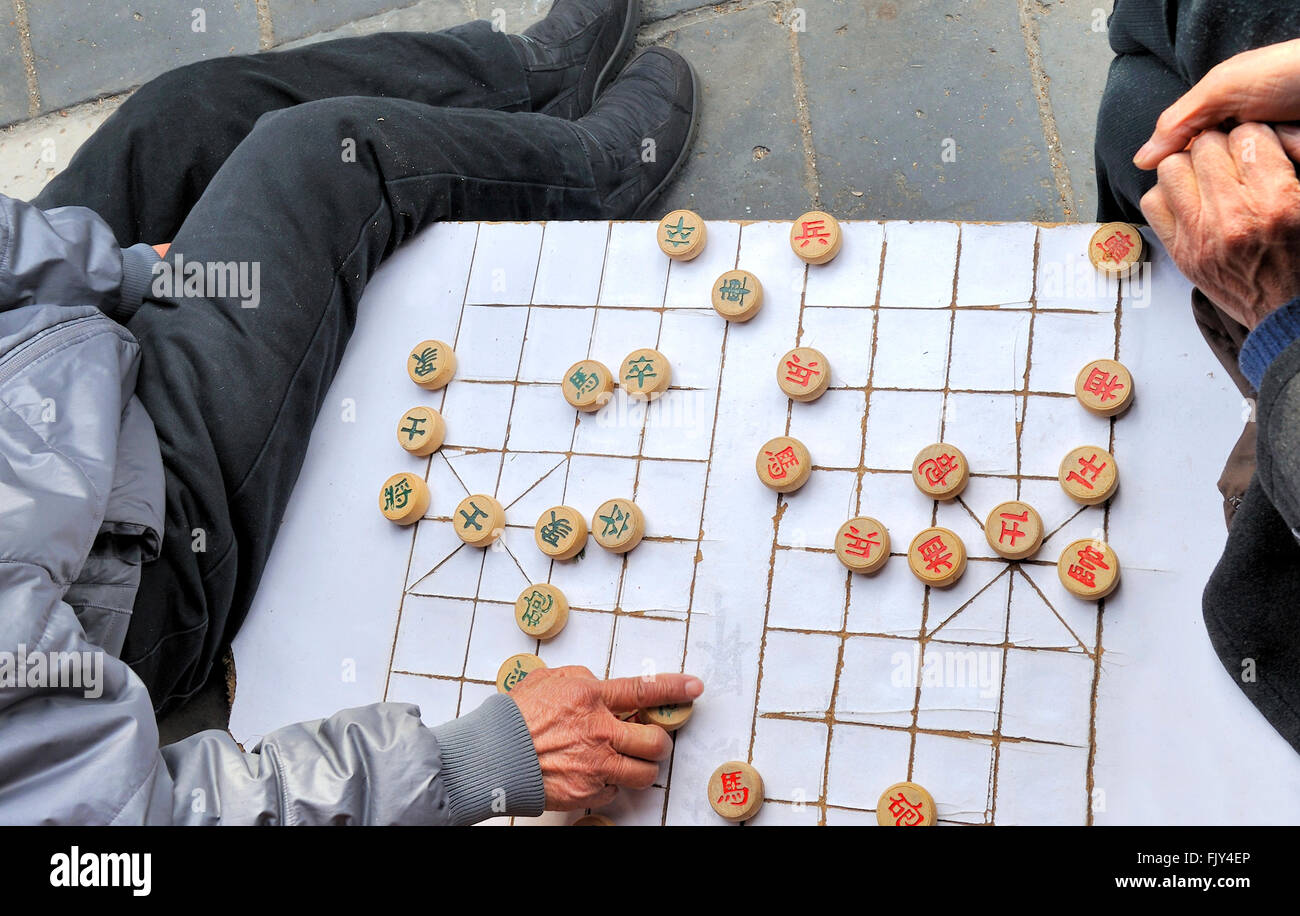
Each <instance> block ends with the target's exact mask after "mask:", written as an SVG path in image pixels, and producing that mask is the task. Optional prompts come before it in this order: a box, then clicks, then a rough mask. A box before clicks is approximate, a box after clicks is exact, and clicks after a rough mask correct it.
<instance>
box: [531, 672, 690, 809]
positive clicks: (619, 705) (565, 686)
mask: <svg viewBox="0 0 1300 916" xmlns="http://www.w3.org/2000/svg"><path fill="white" fill-rule="evenodd" d="M703 692H704V684H703V683H702V682H701V681H700V680H699V679H698V678H694V677H690V676H688V675H685V674H659V675H656V676H654V677H653V678H634V677H627V678H618V679H615V680H609V681H598V680H596V677H595V675H593V674H592V673H591V672H590V671H588V670H587V669H586V668H582V667H571V668H543V669H540V670H537V671H533V672H531V673H530V674H529V675H528V677H526V678H524V680H523V681H522V683H520V685H519V686H518V687H516V688H515V689H514V690H513V691H511V693H510V696H511V697H513V698H514V701H515V703H516V704H518V706H519V711H520V712H521V713H523V716H524V722H525V723H526V724H527V725H528V731H529V733H530V734H531V735H532V737H533V746H534V747H535V748H536V749H537V759H538V760H539V761H540V763H541V765H542V779H543V780H544V781H545V784H546V807H547V808H549V809H551V810H553V811H569V810H572V809H574V808H599V807H601V806H602V805H606V804H609V802H611V801H613V799H614V796H615V795H616V794H617V793H618V789H619V787H620V786H626V787H628V788H632V789H645V788H648V787H649V786H650V785H652V784H653V783H654V781H655V777H657V776H658V775H659V764H658V761H660V760H666V759H667V758H668V755H669V754H671V753H672V749H673V742H672V739H671V738H669V737H668V733H667V732H666V731H664V730H663V729H662V728H660V727H659V726H657V725H640V724H638V723H636V722H621V721H619V719H618V718H617V717H616V716H615V715H614V713H616V712H630V711H631V710H634V709H641V708H643V707H646V706H659V705H663V704H668V703H689V702H691V701H692V700H694V699H695V698H696V697H698V696H699V695H700V694H701V693H703Z"/></svg>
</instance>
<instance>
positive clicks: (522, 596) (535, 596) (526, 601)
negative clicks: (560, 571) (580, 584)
mask: <svg viewBox="0 0 1300 916" xmlns="http://www.w3.org/2000/svg"><path fill="white" fill-rule="evenodd" d="M568 622H569V600H568V599H567V598H565V597H564V592H562V591H560V590H559V589H558V588H556V587H555V586H554V585H551V584H549V583H546V582H538V583H537V584H536V585H530V586H528V587H527V588H525V589H524V590H523V591H522V592H520V593H519V597H518V598H516V599H515V623H517V624H518V625H519V629H521V630H523V631H524V632H525V633H527V634H528V635H529V636H533V637H536V638H537V639H553V638H554V637H556V636H559V635H560V631H561V630H563V629H564V625H565V624H566V623H568Z"/></svg>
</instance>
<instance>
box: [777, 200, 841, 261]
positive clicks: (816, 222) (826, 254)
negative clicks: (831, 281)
mask: <svg viewBox="0 0 1300 916" xmlns="http://www.w3.org/2000/svg"><path fill="white" fill-rule="evenodd" d="M843 241H844V238H843V236H842V235H841V234H840V224H839V223H838V222H836V221H835V217H833V216H831V215H830V214H829V213H823V212H822V211H821V210H811V211H809V212H808V213H805V214H804V215H803V216H801V217H799V218H798V219H797V220H795V221H794V225H793V226H791V227H790V248H791V249H792V250H793V251H794V253H795V254H796V255H798V256H799V258H800V259H801V260H803V261H806V262H808V263H809V264H825V263H826V262H827V261H829V260H830V259H831V258H833V257H835V255H837V254H839V251H840V244H841V243H842V242H843Z"/></svg>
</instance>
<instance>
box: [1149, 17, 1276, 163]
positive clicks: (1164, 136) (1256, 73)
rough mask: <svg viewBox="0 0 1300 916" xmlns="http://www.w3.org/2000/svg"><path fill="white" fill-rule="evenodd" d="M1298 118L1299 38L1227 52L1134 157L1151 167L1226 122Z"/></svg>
mask: <svg viewBox="0 0 1300 916" xmlns="http://www.w3.org/2000/svg"><path fill="white" fill-rule="evenodd" d="M1296 120H1300V39H1296V40H1294V41H1284V42H1281V43H1280V44H1275V45H1268V46H1267V47H1263V48H1256V49H1254V50H1251V51H1244V52H1242V53H1241V54H1238V55H1236V56H1235V57H1230V58H1228V59H1227V60H1225V61H1223V63H1221V64H1219V65H1218V66H1217V67H1215V68H1214V69H1212V70H1211V71H1210V72H1209V73H1207V74H1205V76H1204V77H1203V78H1202V79H1201V81H1200V82H1198V83H1197V84H1196V85H1195V86H1193V87H1192V88H1191V89H1190V90H1189V91H1188V92H1187V94H1186V95H1184V96H1183V97H1182V98H1180V99H1179V100H1178V101H1177V102H1175V103H1174V104H1172V105H1170V106H1169V107H1168V108H1167V109H1165V111H1164V113H1163V114H1161V115H1160V120H1158V121H1157V122H1156V130H1155V133H1154V134H1152V135H1151V139H1150V140H1148V141H1147V142H1146V144H1145V145H1144V146H1143V147H1142V148H1141V149H1139V150H1138V151H1137V155H1135V156H1134V157H1133V162H1134V163H1135V164H1136V165H1137V167H1138V168H1141V169H1153V168H1155V167H1156V166H1157V165H1158V164H1159V163H1160V162H1161V161H1163V160H1164V158H1165V157H1166V156H1170V155H1173V154H1174V153H1177V152H1180V151H1182V150H1184V149H1186V148H1187V144H1188V143H1189V142H1191V140H1192V138H1193V137H1195V136H1196V135H1197V134H1199V133H1200V132H1201V131H1203V130H1211V129H1213V128H1217V127H1220V126H1221V125H1223V124H1224V123H1225V122H1228V121H1237V122H1246V121H1261V122H1272V123H1277V122H1280V121H1296Z"/></svg>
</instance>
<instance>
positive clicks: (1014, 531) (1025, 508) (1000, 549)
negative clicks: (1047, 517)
mask: <svg viewBox="0 0 1300 916" xmlns="http://www.w3.org/2000/svg"><path fill="white" fill-rule="evenodd" d="M984 539H985V540H987V541H988V542H989V546H990V547H992V548H993V552H994V553H996V554H997V555H998V556H1000V557H1003V558H1004V559H1007V560H1027V559H1029V558H1030V557H1032V556H1033V555H1034V554H1036V553H1038V548H1039V547H1041V546H1043V519H1042V517H1041V516H1040V515H1039V514H1038V513H1037V512H1036V511H1035V510H1034V507H1033V506H1031V505H1029V503H1022V502H1020V501H1019V500H1014V499H1013V500H1011V501H1009V502H1005V503H999V504H998V505H996V506H994V507H993V511H991V512H990V513H989V516H988V518H986V519H985V520H984Z"/></svg>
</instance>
